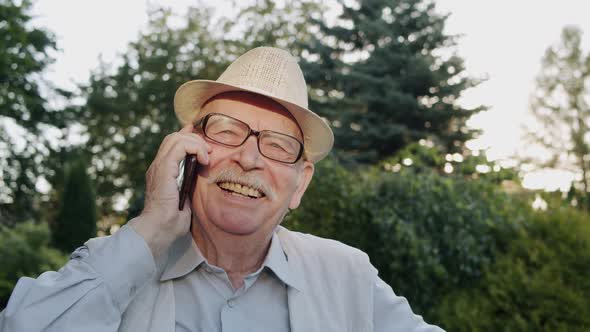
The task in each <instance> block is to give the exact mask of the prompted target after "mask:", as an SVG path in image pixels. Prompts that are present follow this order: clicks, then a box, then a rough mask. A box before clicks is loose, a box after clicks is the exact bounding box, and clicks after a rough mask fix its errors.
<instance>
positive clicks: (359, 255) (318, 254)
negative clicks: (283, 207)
mask: <svg viewBox="0 0 590 332" xmlns="http://www.w3.org/2000/svg"><path fill="white" fill-rule="evenodd" d="M278 235H279V238H280V240H281V245H282V246H283V248H284V250H285V251H286V253H287V254H289V253H291V254H296V255H297V256H299V257H300V258H301V259H312V260H318V261H330V262H332V263H344V262H347V263H348V264H351V263H352V264H361V265H367V264H370V263H369V257H368V256H367V254H366V253H364V252H363V251H361V250H359V249H357V248H354V247H351V246H349V245H347V244H344V243H342V242H340V241H337V240H332V239H327V238H322V237H319V236H316V235H312V234H308V233H301V232H296V231H291V230H289V229H287V228H284V227H279V230H278Z"/></svg>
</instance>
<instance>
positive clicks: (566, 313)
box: [438, 208, 590, 331]
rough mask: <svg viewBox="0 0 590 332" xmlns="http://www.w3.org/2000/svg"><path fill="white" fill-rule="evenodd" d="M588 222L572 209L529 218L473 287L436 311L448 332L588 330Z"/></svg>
mask: <svg viewBox="0 0 590 332" xmlns="http://www.w3.org/2000/svg"><path fill="white" fill-rule="evenodd" d="M589 221H590V218H589V217H588V215H587V214H584V213H581V212H580V211H576V210H573V209H571V208H558V209H554V210H550V211H547V212H542V213H539V212H537V213H534V214H533V215H532V218H531V219H530V220H529V221H528V222H527V223H526V225H525V227H524V228H522V229H520V230H519V232H517V233H514V234H512V235H513V237H514V240H513V241H511V242H510V243H509V247H508V248H507V250H506V252H504V253H502V255H501V256H500V257H499V258H498V259H497V260H496V261H495V262H494V264H491V265H490V266H488V267H486V268H485V273H484V276H483V278H482V279H481V280H480V281H479V282H478V284H477V285H475V286H474V287H471V288H467V289H461V288H457V289H456V290H455V291H454V292H453V293H452V294H449V296H447V297H446V298H445V299H444V301H443V302H442V304H441V306H440V308H439V310H438V311H439V314H438V316H439V317H440V320H441V321H442V322H443V324H444V325H445V326H446V327H447V328H448V329H449V330H452V331H498V330H502V331H588V330H590V318H589V317H590V300H589V299H590V279H589V278H588V266H590V223H589Z"/></svg>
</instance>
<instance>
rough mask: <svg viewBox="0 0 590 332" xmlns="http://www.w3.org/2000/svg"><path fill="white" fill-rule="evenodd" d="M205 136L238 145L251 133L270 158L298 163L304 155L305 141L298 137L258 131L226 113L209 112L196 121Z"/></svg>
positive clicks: (196, 125)
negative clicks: (302, 141)
mask: <svg viewBox="0 0 590 332" xmlns="http://www.w3.org/2000/svg"><path fill="white" fill-rule="evenodd" d="M199 126H200V127H201V129H202V130H203V133H204V134H205V137H207V138H209V139H211V140H212V141H214V142H217V143H219V144H223V145H227V146H232V147H238V146H240V145H242V144H244V142H246V140H247V139H248V137H250V136H251V135H254V136H256V138H258V140H257V142H258V151H259V152H260V154H261V155H263V156H265V157H266V158H268V159H272V160H276V161H279V162H282V163H286V164H294V163H296V162H297V161H298V160H299V158H301V155H303V143H301V142H300V141H299V140H298V139H297V138H295V137H293V136H289V135H286V134H281V133H278V132H276V131H272V130H261V131H256V130H253V129H252V128H250V126H248V124H246V123H245V122H242V121H240V120H238V119H235V118H232V117H231V116H227V115H225V114H219V113H209V114H207V115H206V116H205V117H203V118H201V119H200V120H199V121H197V123H195V128H197V127H199Z"/></svg>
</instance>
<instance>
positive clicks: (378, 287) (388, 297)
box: [373, 277, 444, 332]
mask: <svg viewBox="0 0 590 332" xmlns="http://www.w3.org/2000/svg"><path fill="white" fill-rule="evenodd" d="M376 279H377V281H376V282H375V284H374V287H373V294H374V308H373V326H374V328H375V329H374V330H375V332H393V331H399V332H402V331H403V332H444V330H442V329H441V328H439V327H438V326H434V325H429V324H427V323H426V322H424V319H422V316H419V315H416V314H414V313H413V312H412V309H411V308H410V304H409V303H408V300H406V298H405V297H402V296H397V295H395V293H394V292H393V290H392V289H391V287H389V285H388V284H386V283H385V282H384V281H383V280H381V278H379V277H377V278H376Z"/></svg>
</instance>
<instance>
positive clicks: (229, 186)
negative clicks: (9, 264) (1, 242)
mask: <svg viewBox="0 0 590 332" xmlns="http://www.w3.org/2000/svg"><path fill="white" fill-rule="evenodd" d="M306 91H307V90H306V85H305V80H304V78H303V75H302V73H301V70H300V68H299V66H298V65H297V62H296V60H295V59H294V58H293V57H291V56H290V55H289V54H288V53H287V52H285V51H282V50H279V49H275V48H269V47H260V48H256V49H253V50H251V51H249V52H247V53H246V54H244V55H242V56H241V57H240V58H238V59H237V60H236V61H235V62H234V63H232V64H231V65H230V66H229V67H228V68H227V69H226V71H225V72H224V73H223V74H222V75H221V76H220V77H219V79H218V80H217V81H206V80H198V81H191V82H188V83H185V84H184V85H182V86H181V87H180V88H179V89H178V91H177V93H176V96H175V101H174V106H175V112H176V115H177V117H178V118H179V120H180V122H181V123H182V124H183V125H184V127H183V128H182V129H181V130H180V131H178V132H176V133H173V134H170V135H168V136H167V137H166V138H165V139H164V141H163V142H162V144H161V146H160V149H159V151H158V153H157V155H156V157H155V159H154V161H153V162H152V164H151V166H150V168H149V169H148V171H147V174H146V181H147V189H146V191H147V192H146V199H145V208H144V210H143V212H142V213H141V215H140V216H138V217H137V218H135V219H133V220H130V221H129V223H128V224H127V225H126V226H124V227H122V228H121V230H119V231H118V232H117V233H115V234H114V235H112V236H110V237H104V238H96V239H91V240H89V241H88V242H86V244H85V245H84V246H83V247H80V248H78V249H77V250H76V251H75V252H74V253H73V254H72V256H71V260H70V261H69V262H68V263H67V264H66V265H65V266H64V267H63V268H62V269H60V270H59V271H58V272H46V273H44V274H42V275H41V276H39V277H38V278H37V279H30V278H22V279H21V280H19V282H18V284H17V286H16V288H15V290H14V292H13V294H12V296H11V298H10V301H9V303H8V306H7V308H6V309H5V310H4V311H3V312H2V313H1V314H0V329H1V330H2V331H154V332H155V331H158V332H161V331H164V332H173V331H296V332H307V331H441V330H440V329H439V328H437V327H435V326H430V325H427V324H426V323H424V321H423V320H422V318H421V317H420V316H416V315H414V314H413V313H412V311H411V309H410V307H409V305H408V303H407V301H406V300H405V299H404V298H402V297H398V296H396V295H395V294H394V293H393V291H392V290H391V288H390V287H389V286H388V285H386V284H385V283H384V282H383V281H382V280H381V279H380V278H379V277H378V276H377V271H376V270H375V268H373V267H372V265H371V264H370V263H369V259H368V257H367V256H366V255H365V254H364V253H362V252H361V251H359V250H357V249H354V248H351V247H348V246H346V245H344V244H342V243H339V242H336V241H332V240H326V239H321V238H317V237H314V236H311V235H306V234H300V233H296V232H291V231H289V230H287V229H285V228H283V227H281V226H279V224H280V223H281V221H282V220H283V217H284V216H285V214H286V213H287V211H288V210H289V209H295V208H297V206H298V205H299V202H300V201H301V198H302V196H303V194H304V192H305V190H306V188H307V186H308V185H309V183H310V181H311V178H312V176H313V172H314V163H316V162H318V161H319V160H320V159H322V158H323V157H324V156H325V155H326V154H327V153H328V152H329V151H330V149H331V147H332V143H333V135H332V132H331V130H330V128H329V126H327V125H326V124H325V123H324V122H323V121H322V120H321V119H320V118H319V117H318V116H317V115H316V114H315V113H313V112H311V111H310V110H308V109H307V92H306ZM187 155H195V156H196V158H197V161H198V166H197V167H196V171H195V174H196V175H195V176H196V178H195V181H194V187H193V188H190V193H191V195H189V197H188V198H189V199H187V201H186V203H187V204H182V203H184V201H182V202H181V201H179V191H178V190H179V188H178V185H177V177H178V175H179V168H178V165H179V163H180V162H181V161H182V160H183V159H185V157H186V156H187ZM187 167H188V166H187ZM190 180H191V179H187V181H190ZM189 183H190V182H189ZM179 203H180V206H182V205H184V208H182V209H179ZM318 222H321V220H318Z"/></svg>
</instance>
